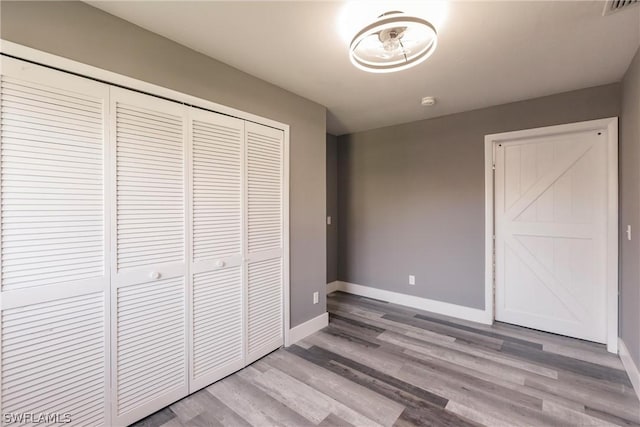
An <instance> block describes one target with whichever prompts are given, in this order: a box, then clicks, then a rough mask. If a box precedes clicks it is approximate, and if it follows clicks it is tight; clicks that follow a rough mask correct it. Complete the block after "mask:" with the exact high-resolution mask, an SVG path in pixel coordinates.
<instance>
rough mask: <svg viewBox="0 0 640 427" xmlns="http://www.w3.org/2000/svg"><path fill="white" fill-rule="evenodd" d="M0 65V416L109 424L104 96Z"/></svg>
mask: <svg viewBox="0 0 640 427" xmlns="http://www.w3.org/2000/svg"><path fill="white" fill-rule="evenodd" d="M0 61H1V67H0V68H1V69H2V76H0V162H1V164H0V166H1V171H0V181H1V185H0V188H1V201H2V208H1V213H0V223H1V224H0V225H1V241H0V271H1V274H2V281H1V282H2V285H1V288H0V301H2V305H1V313H0V343H1V346H0V347H1V348H0V366H1V372H0V383H1V384H2V389H1V391H0V407H2V412H3V414H16V415H18V414H23V413H33V414H48V413H57V414H60V416H64V414H69V415H70V417H71V423H70V424H71V425H108V424H110V421H109V420H110V418H109V409H108V406H107V402H108V385H109V375H110V373H109V368H110V365H109V351H108V343H109V328H108V321H107V320H108V307H109V292H108V286H109V269H108V266H107V263H108V255H107V254H108V251H107V245H108V234H107V233H106V230H107V229H108V227H109V221H108V217H107V215H106V206H105V197H106V194H105V182H106V180H105V165H106V156H105V145H106V143H107V142H106V128H107V124H106V122H107V119H106V117H107V110H108V87H107V86H106V85H103V84H100V83H97V82H93V81H89V80H85V79H82V78H79V77H75V76H71V75H66V74H64V73H61V72H58V71H54V70H50V69H46V68H44V67H39V66H36V65H32V64H27V63H23V62H21V61H17V60H13V59H9V58H6V57H2V58H1V59H0ZM4 421H5V419H4V418H3V422H4ZM26 424H29V423H26Z"/></svg>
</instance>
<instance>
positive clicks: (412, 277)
mask: <svg viewBox="0 0 640 427" xmlns="http://www.w3.org/2000/svg"><path fill="white" fill-rule="evenodd" d="M409 284H410V285H415V284H416V276H414V275H413V274H410V275H409Z"/></svg>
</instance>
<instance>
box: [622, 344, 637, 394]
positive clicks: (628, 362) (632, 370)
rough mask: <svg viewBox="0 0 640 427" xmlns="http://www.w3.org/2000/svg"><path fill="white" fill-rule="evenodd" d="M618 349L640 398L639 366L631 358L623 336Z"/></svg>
mask: <svg viewBox="0 0 640 427" xmlns="http://www.w3.org/2000/svg"><path fill="white" fill-rule="evenodd" d="M618 349H619V351H620V359H621V360H622V365H623V366H624V369H625V370H626V371H627V374H628V375H629V379H630V380H631V384H633V389H634V390H635V391H636V394H637V395H638V399H640V371H638V367H637V366H636V364H635V362H634V361H633V359H632V358H631V354H630V353H629V349H628V348H627V346H626V344H625V343H624V341H622V338H618Z"/></svg>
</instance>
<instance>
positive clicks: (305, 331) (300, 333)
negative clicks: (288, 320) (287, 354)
mask: <svg viewBox="0 0 640 427" xmlns="http://www.w3.org/2000/svg"><path fill="white" fill-rule="evenodd" d="M328 324H329V313H326V312H325V313H322V314H321V315H319V316H316V317H314V318H313V319H311V320H307V321H306V322H304V323H301V324H300V325H298V326H296V327H294V328H291V329H290V330H289V343H288V344H287V347H288V346H290V345H292V344H295V343H296V342H298V341H300V340H301V339H303V338H305V337H308V336H309V335H311V334H313V333H314V332H317V331H319V330H320V329H322V328H324V327H326V326H327V325H328Z"/></svg>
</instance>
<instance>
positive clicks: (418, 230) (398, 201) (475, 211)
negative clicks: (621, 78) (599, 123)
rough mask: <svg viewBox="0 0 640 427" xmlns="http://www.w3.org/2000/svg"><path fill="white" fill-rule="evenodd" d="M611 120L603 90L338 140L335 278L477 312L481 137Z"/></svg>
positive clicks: (614, 104)
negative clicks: (412, 277) (410, 277)
mask: <svg viewBox="0 0 640 427" xmlns="http://www.w3.org/2000/svg"><path fill="white" fill-rule="evenodd" d="M619 113H620V85H619V84H611V85H606V86H600V87H595V88H590V89H584V90H578V91H573V92H568V93H562V94H558V95H553V96H548V97H544V98H537V99H532V100H528V101H523V102H516V103H512V104H506V105H500V106H496V107H490V108H485V109H481V110H475V111H469V112H465V113H460V114H455V115H450V116H445V117H439V118H435V119H430V120H423V121H418V122H413V123H407V124H403V125H398V126H391V127H386V128H381V129H376V130H372V131H367V132H361V133H356V134H351V135H344V136H340V137H339V138H338V176H339V186H338V195H339V197H338V216H339V218H340V222H339V231H338V234H339V236H340V238H339V248H338V278H339V280H342V281H347V282H352V283H357V284H360V285H366V286H371V287H374V288H379V289H385V290H390V291H395V292H400V293H404V294H409V295H415V296H419V297H425V298H430V299H434V300H438V301H444V302H449V303H453V304H459V305H463V306H467V307H472V308H479V309H483V308H484V136H485V135H486V134H492V133H497V132H507V131H513V130H519V129H526V128H532V127H540V126H549V125H557V124H563V123H570V122H577V121H582V120H591V119H598V118H603V117H612V116H618V115H619ZM639 231H640V229H639ZM409 274H414V275H416V285H415V286H409V285H408V275H409Z"/></svg>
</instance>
